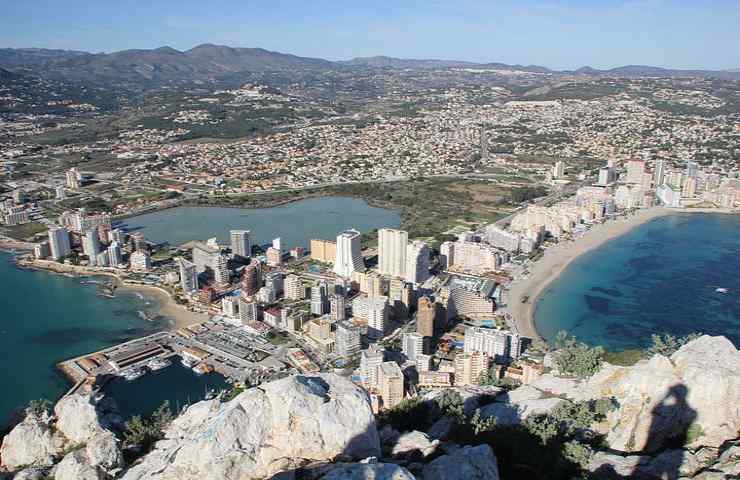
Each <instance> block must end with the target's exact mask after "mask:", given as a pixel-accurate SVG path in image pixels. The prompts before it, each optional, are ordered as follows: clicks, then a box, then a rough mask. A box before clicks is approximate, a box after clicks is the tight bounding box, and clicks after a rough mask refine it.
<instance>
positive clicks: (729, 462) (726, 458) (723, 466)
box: [713, 445, 740, 478]
mask: <svg viewBox="0 0 740 480" xmlns="http://www.w3.org/2000/svg"><path fill="white" fill-rule="evenodd" d="M713 468H714V469H715V470H719V471H721V472H722V473H725V474H727V475H734V476H736V477H738V478H740V445H733V446H731V447H730V448H728V449H727V450H725V451H724V452H722V455H720V456H719V459H718V460H717V463H716V464H715V465H714V467H713Z"/></svg>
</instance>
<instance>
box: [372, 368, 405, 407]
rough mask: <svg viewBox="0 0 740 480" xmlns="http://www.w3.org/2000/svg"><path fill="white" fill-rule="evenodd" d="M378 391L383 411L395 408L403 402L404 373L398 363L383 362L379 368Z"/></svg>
mask: <svg viewBox="0 0 740 480" xmlns="http://www.w3.org/2000/svg"><path fill="white" fill-rule="evenodd" d="M378 390H379V391H380V398H381V399H382V401H383V405H382V406H383V409H390V408H393V407H395V406H396V405H398V404H399V403H401V401H402V400H403V397H404V393H405V392H404V382H403V372H402V371H401V367H400V366H398V364H397V363H396V362H383V363H381V364H380V366H379V367H378Z"/></svg>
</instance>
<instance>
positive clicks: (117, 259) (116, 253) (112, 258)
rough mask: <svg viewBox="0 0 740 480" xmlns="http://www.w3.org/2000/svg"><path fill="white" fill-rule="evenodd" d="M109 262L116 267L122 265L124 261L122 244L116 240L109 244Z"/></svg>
mask: <svg viewBox="0 0 740 480" xmlns="http://www.w3.org/2000/svg"><path fill="white" fill-rule="evenodd" d="M108 263H109V264H110V266H111V267H114V268H117V267H120V266H121V264H122V263H123V253H122V251H121V244H120V243H118V242H116V241H113V242H111V244H110V245H108Z"/></svg>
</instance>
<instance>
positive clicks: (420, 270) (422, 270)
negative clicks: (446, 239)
mask: <svg viewBox="0 0 740 480" xmlns="http://www.w3.org/2000/svg"><path fill="white" fill-rule="evenodd" d="M428 278H429V247H427V244H426V243H425V242H422V241H421V240H414V241H413V242H411V243H409V245H408V247H407V248H406V281H407V282H409V283H424V282H426V281H427V279H428Z"/></svg>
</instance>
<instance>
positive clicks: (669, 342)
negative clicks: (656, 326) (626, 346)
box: [647, 333, 702, 357]
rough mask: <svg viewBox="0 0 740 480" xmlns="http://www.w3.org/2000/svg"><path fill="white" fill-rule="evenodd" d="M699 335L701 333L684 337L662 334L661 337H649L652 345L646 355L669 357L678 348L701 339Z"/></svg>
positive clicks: (654, 335)
mask: <svg viewBox="0 0 740 480" xmlns="http://www.w3.org/2000/svg"><path fill="white" fill-rule="evenodd" d="M701 335H702V334H701V333H691V334H689V335H686V336H684V337H676V336H674V335H669V334H667V333H664V334H663V335H656V334H653V336H652V337H651V339H652V345H650V347H649V348H648V350H647V353H648V355H650V356H652V355H655V354H660V355H664V356H666V357H670V356H671V355H673V354H674V353H676V352H677V351H678V349H679V348H681V347H683V346H684V345H686V344H687V343H689V342H690V341H692V340H695V339H697V338H699V337H701Z"/></svg>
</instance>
